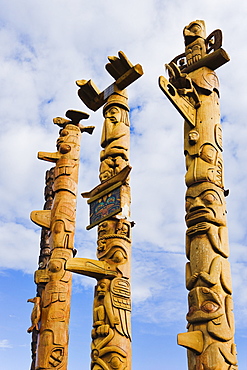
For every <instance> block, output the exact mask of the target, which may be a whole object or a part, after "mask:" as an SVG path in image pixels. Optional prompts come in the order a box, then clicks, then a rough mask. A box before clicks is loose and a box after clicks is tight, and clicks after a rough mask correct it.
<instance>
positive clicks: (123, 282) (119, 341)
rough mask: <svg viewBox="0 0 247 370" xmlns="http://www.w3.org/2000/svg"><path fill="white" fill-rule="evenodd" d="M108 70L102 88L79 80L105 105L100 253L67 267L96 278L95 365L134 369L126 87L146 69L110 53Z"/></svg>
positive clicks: (97, 208)
mask: <svg viewBox="0 0 247 370" xmlns="http://www.w3.org/2000/svg"><path fill="white" fill-rule="evenodd" d="M109 61H110V63H108V64H107V65H106V69H107V71H108V72H109V73H110V74H111V75H112V76H113V77H114V78H115V80H116V81H115V82H114V83H113V84H112V85H111V86H109V87H108V88H107V89H106V90H104V91H103V92H100V91H99V90H98V89H97V87H96V86H95V85H94V84H93V82H92V81H91V80H90V81H85V80H80V81H77V85H78V86H79V87H80V89H79V91H78V94H79V96H80V98H81V99H82V101H83V102H84V103H85V104H86V105H87V106H88V107H89V108H90V109H92V110H94V111H95V110H97V109H98V108H100V107H101V106H102V105H104V107H103V115H104V124H103V130H102V138H101V146H102V151H101V153H100V162H101V163H100V174H99V178H100V181H101V183H100V184H99V185H98V186H97V187H96V188H94V189H93V190H91V191H90V192H88V193H83V194H82V196H83V197H84V198H89V200H88V203H89V205H90V225H89V226H88V227H87V229H90V228H92V227H94V226H96V225H98V240H97V257H98V260H91V259H86V258H73V259H69V260H68V261H67V263H66V269H67V270H69V271H73V272H76V273H78V274H83V275H86V276H89V277H93V278H95V279H96V280H97V284H96V287H95V295H94V303H93V329H92V334H91V336H92V345H91V359H92V363H91V368H92V370H130V369H131V327H130V315H131V297H130V292H131V289H130V258H131V226H132V222H131V221H130V186H129V172H130V169H131V167H130V166H129V145H130V144H129V141H130V123H129V114H128V113H129V106H128V99H127V94H126V91H125V90H124V89H125V88H126V87H127V86H128V85H129V84H131V83H132V82H133V81H135V80H136V79H137V78H139V77H140V76H141V75H142V74H143V71H142V68H141V66H140V65H136V66H133V65H132V64H131V63H130V61H129V60H128V59H127V57H126V56H125V55H124V53H122V52H119V57H109Z"/></svg>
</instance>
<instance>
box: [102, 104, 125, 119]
mask: <svg viewBox="0 0 247 370" xmlns="http://www.w3.org/2000/svg"><path fill="white" fill-rule="evenodd" d="M105 119H109V120H110V121H111V122H113V123H117V122H120V121H121V108H119V107H117V106H116V105H113V106H111V107H110V108H109V109H107V111H106V112H105Z"/></svg>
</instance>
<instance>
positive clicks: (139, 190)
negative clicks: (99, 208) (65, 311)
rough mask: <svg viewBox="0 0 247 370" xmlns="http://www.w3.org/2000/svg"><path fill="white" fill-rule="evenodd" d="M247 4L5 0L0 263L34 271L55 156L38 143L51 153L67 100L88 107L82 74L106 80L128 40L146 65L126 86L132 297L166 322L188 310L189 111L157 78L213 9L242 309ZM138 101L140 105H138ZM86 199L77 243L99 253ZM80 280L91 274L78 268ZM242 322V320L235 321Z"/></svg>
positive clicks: (98, 117)
mask: <svg viewBox="0 0 247 370" xmlns="http://www.w3.org/2000/svg"><path fill="white" fill-rule="evenodd" d="M246 7H247V5H246V3H244V2H241V1H240V0H237V1H236V2H235V3H234V5H233V3H232V1H229V0H226V1H225V0H224V1H223V0H220V1H217V2H215V1H213V0H209V1H208V2H207V4H205V2H202V1H198V2H196V3H195V2H194V1H192V0H188V1H187V2H181V1H177V0H175V1H172V2H169V1H160V0H156V1H151V0H148V1H145V2H143V1H139V0H138V1H134V2H133V1H130V0H125V1H117V2H116V1H113V0H104V1H103V0H99V1H97V2H89V1H86V0H71V1H70V2H68V1H67V0H62V1H61V0H59V1H58V0H54V1H50V0H49V1H48V0H44V1H42V2H35V3H34V2H33V1H30V0H24V1H22V2H15V4H14V2H7V3H6V4H5V6H4V9H3V11H2V14H1V17H2V23H1V28H0V47H1V55H0V64H1V69H0V80H1V91H0V112H1V121H0V122H1V125H0V133H1V135H0V148H1V159H0V161H1V171H2V175H1V182H0V192H1V213H0V220H1V224H0V227H1V230H0V242H1V249H0V263H1V268H2V269H6V268H10V269H22V270H24V271H25V272H30V273H33V271H34V270H35V269H36V268H37V259H38V254H39V228H37V227H36V226H35V225H33V224H32V223H31V222H30V220H29V213H30V212H31V211H32V210H35V209H42V208H43V203H44V199H43V187H44V172H45V170H46V169H49V168H50V167H51V166H52V164H50V163H45V162H42V161H38V160H37V159H36V154H37V152H38V151H39V150H40V151H48V152H49V151H51V152H53V151H55V142H56V138H57V136H58V128H57V127H56V126H54V125H53V123H52V118H54V117H56V116H64V113H65V112H66V110H67V109H70V108H71V109H80V110H83V111H87V112H89V110H88V109H87V107H85V106H84V105H83V104H82V103H81V102H80V100H79V98H78V97H77V87H76V85H75V80H76V79H82V78H84V79H90V78H92V79H93V81H94V82H95V83H96V85H97V86H98V87H99V88H100V89H101V90H103V89H104V88H106V87H107V86H108V85H109V84H110V83H112V78H111V77H110V76H109V75H108V73H107V72H106V71H105V69H104V64H105V63H106V62H107V56H108V55H116V54H117V51H118V50H123V51H124V52H125V53H126V54H127V56H128V57H129V59H130V60H131V61H132V62H133V63H134V64H135V63H140V64H142V65H143V68H144V71H145V74H144V76H143V77H141V78H140V79H139V80H138V81H136V82H135V83H134V84H133V85H132V86H130V88H129V97H130V99H129V102H130V106H131V108H132V112H131V119H132V126H133V127H134V134H133V135H132V147H131V164H132V166H133V170H132V173H131V178H132V180H131V187H132V217H133V219H134V221H135V222H136V226H135V228H134V229H133V269H132V271H133V272H132V281H133V302H134V315H135V317H136V318H138V319H140V318H142V320H146V321H147V322H156V321H157V317H159V318H160V320H161V321H162V323H169V322H170V321H171V320H173V319H174V317H179V318H181V317H182V316H184V315H185V314H186V309H187V308H186V305H187V302H186V296H187V292H186V291H185V288H184V266H185V263H186V259H185V257H184V235H185V229H186V227H185V223H184V193H185V185H184V173H185V166H184V158H183V119H182V118H181V117H180V116H179V114H178V113H177V112H176V111H175V109H174V107H173V106H172V105H171V104H170V103H169V102H168V101H167V99H166V98H165V96H164V95H163V94H162V92H161V90H160V89H159V87H158V82H157V81H158V77H159V75H162V74H163V75H164V74H165V71H164V63H167V62H169V61H170V60H171V59H172V58H173V57H175V56H176V55H178V54H180V53H182V52H183V50H184V45H183V37H182V30H183V27H184V26H185V25H186V24H188V23H189V22H190V21H191V20H193V19H205V21H206V25H207V33H208V34H209V33H210V32H211V31H213V30H214V29H216V28H220V29H222V30H223V34H224V39H223V48H224V49H225V50H226V51H227V52H229V54H230V56H231V59H232V60H231V62H230V63H227V64H226V65H225V66H223V67H222V68H220V69H219V70H218V71H217V74H218V76H219V78H220V83H221V97H222V98H221V113H222V117H224V121H223V135H224V159H225V183H226V187H227V188H228V187H229V188H230V196H229V197H228V198H227V205H228V222H229V237H230V248H231V263H232V276H233V286H234V299H235V312H236V313H237V314H238V317H241V325H242V326H243V325H246V323H247V311H246V308H245V307H246V298H245V297H246V296H247V294H246V288H245V281H246V258H247V257H246V256H247V249H246V237H247V235H246V218H247V214H246V212H247V211H246V210H247V206H246V203H247V199H246V192H245V187H246V185H245V184H246V183H247V173H246V160H247V158H246V157H247V150H246V137H247V132H246V130H247V129H246V103H245V96H246V92H245V86H246V83H245V82H246V71H245V68H246V67H245V62H244V61H245V55H246V52H247V51H246V40H245V39H246V31H247V25H246V10H247V9H246ZM137 107H139V108H138V109H137ZM89 113H90V114H91V117H90V119H89V120H88V121H87V122H84V124H87V123H88V124H89V125H91V124H92V125H95V126H96V129H95V132H94V134H93V135H92V136H89V135H86V134H85V135H83V138H82V146H81V159H82V161H81V168H80V181H79V187H78V190H79V194H80V192H82V191H87V190H90V189H92V188H93V187H94V186H96V185H97V184H98V181H99V180H98V167H99V151H100V146H99V140H100V134H101V126H102V122H103V119H102V114H101V112H100V111H99V112H96V113H94V112H89ZM87 224H88V205H87V204H86V201H85V199H82V198H81V197H80V196H78V209H77V236H76V248H77V249H78V256H79V257H88V258H95V251H96V232H95V230H91V231H89V232H87V231H85V226H86V225H87ZM74 280H75V283H76V284H77V287H78V289H79V285H80V284H82V285H83V286H84V287H86V288H89V287H90V288H91V287H92V285H94V281H93V280H92V279H87V278H83V277H82V278H81V277H78V278H75V279H74ZM236 322H237V325H240V324H239V321H238V319H236Z"/></svg>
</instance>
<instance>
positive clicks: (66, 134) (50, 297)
mask: <svg viewBox="0 0 247 370" xmlns="http://www.w3.org/2000/svg"><path fill="white" fill-rule="evenodd" d="M66 117H67V118H69V119H64V118H61V117H57V118H55V119H54V120H53V121H54V123H55V124H57V125H58V126H60V127H61V130H60V132H59V134H60V136H59V138H58V140H57V152H55V153H46V152H39V153H38V158H39V159H42V160H45V161H49V162H54V163H55V164H56V165H55V168H54V183H53V191H54V199H53V201H52V206H51V209H44V210H42V211H33V212H31V220H32V221H33V222H34V223H36V224H37V225H39V226H41V227H45V228H46V229H47V230H49V248H50V256H49V258H48V260H47V259H46V258H45V259H42V261H40V267H45V268H40V269H38V270H37V271H36V273H35V283H36V284H37V285H38V286H39V284H41V283H43V284H44V287H43V290H42V292H40V294H39V296H38V297H36V301H35V302H34V303H35V305H34V309H33V312H32V317H31V319H32V326H31V327H30V328H29V329H28V331H29V332H31V331H33V330H34V328H35V330H37V332H38V343H37V350H36V352H37V353H36V363H35V369H36V370H41V369H42V370H44V369H53V370H66V369H67V358H68V325H69V315H70V293H71V277H72V274H71V273H70V272H69V271H66V270H65V268H64V266H65V262H66V261H67V260H68V259H70V258H72V256H73V254H74V251H75V249H74V231H75V214H76V194H77V183H78V169H79V161H80V137H81V133H82V132H84V131H85V132H88V133H90V134H91V133H92V131H93V127H90V126H89V127H84V126H83V125H81V124H80V123H79V122H80V120H82V119H86V118H88V117H89V115H88V114H87V113H83V112H79V111H73V110H69V111H67V112H66ZM45 254H46V253H45ZM34 300H35V299H34Z"/></svg>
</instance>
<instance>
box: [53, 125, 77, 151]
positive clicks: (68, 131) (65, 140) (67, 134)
mask: <svg viewBox="0 0 247 370" xmlns="http://www.w3.org/2000/svg"><path fill="white" fill-rule="evenodd" d="M71 126H72V125H67V126H66V127H65V128H64V129H62V130H60V137H59V138H58V139H57V150H58V151H59V152H60V153H62V154H66V153H68V152H69V151H70V150H71V145H69V144H79V132H80V129H79V128H77V127H75V126H72V127H71Z"/></svg>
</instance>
